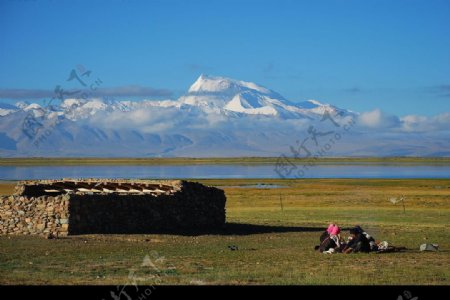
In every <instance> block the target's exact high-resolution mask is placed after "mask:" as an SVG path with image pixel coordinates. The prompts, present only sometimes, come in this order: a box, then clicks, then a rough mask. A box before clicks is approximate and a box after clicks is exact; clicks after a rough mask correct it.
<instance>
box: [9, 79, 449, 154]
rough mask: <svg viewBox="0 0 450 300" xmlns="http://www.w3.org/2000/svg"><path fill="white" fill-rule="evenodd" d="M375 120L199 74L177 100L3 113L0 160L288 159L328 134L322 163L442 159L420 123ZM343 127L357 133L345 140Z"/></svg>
mask: <svg viewBox="0 0 450 300" xmlns="http://www.w3.org/2000/svg"><path fill="white" fill-rule="evenodd" d="M55 102H56V101H55ZM327 118H328V120H326V119H327ZM383 118H384V115H383V114H381V113H377V112H371V113H357V112H353V111H351V110H347V109H343V108H339V107H336V106H333V105H331V104H325V103H321V102H319V101H317V100H307V101H303V102H299V103H296V102H291V101H289V100H287V99H285V98H284V97H283V96H281V95H280V94H279V93H277V92H275V91H272V90H270V89H268V88H266V87H263V86H260V85H257V84H255V83H252V82H246V81H240V80H235V79H231V78H226V77H218V76H208V75H203V74H202V75H200V76H199V77H198V79H197V80H196V81H195V82H194V83H193V84H192V85H191V87H190V88H189V90H188V91H187V92H186V94H184V95H183V96H181V97H180V98H178V99H176V100H170V99H168V100H158V101H156V100H141V101H129V100H121V101H112V100H106V99H102V98H92V99H71V98H68V99H64V101H62V102H61V103H53V105H51V106H48V107H42V106H41V105H39V104H37V103H26V102H19V103H17V104H16V105H10V104H1V105H0V155H1V156H111V157H117V156H142V157H153V156H190V157H204V156H277V155H282V154H284V153H285V154H286V155H290V156H292V155H296V154H295V151H294V152H293V151H292V148H293V147H294V148H299V143H300V142H301V141H303V140H304V137H306V136H308V135H311V134H314V135H315V137H314V138H315V141H317V138H318V137H320V138H321V139H322V140H323V139H324V138H325V136H326V135H327V134H328V136H327V138H328V137H329V136H331V135H330V134H331V132H334V134H336V133H338V134H340V135H345V139H342V140H341V141H340V142H339V143H335V144H334V145H333V147H331V149H329V150H327V153H326V155H329V156H335V155H340V156H352V155H353V156H355V155H358V156H360V155H374V156H386V155H415V156H430V155H435V154H436V153H439V154H440V155H441V156H446V155H450V151H449V150H448V149H450V147H449V146H450V145H449V141H448V139H445V136H441V135H436V134H434V136H433V134H432V135H430V136H426V138H425V139H424V133H423V132H419V131H418V132H414V131H413V130H411V128H413V129H415V128H418V126H419V125H420V124H421V123H420V124H419V123H418V121H417V120H420V121H421V120H422V119H417V118H413V117H411V116H409V117H405V118H404V119H400V118H398V117H392V118H391V117H390V118H386V120H388V121H389V122H390V123H389V124H391V125H390V127H387V126H386V128H384V127H383V126H385V125H386V124H387V123H388V122H386V121H385V120H384V119H383ZM443 118H444V119H443ZM442 119H443V120H444V121H442ZM447 119H450V118H449V117H448V115H446V114H444V115H442V116H440V117H439V118H438V119H436V120H437V121H436V120H434V119H433V120H432V121H433V122H434V123H436V124H438V126H440V127H437V128H438V129H439V130H440V131H444V132H445V126H446V124H447V123H446V122H448V120H447ZM392 120H393V121H392ZM349 121H352V122H354V123H356V124H357V125H355V126H353V127H352V130H351V131H348V132H345V131H343V128H344V125H345V124H346V123H348V122H349ZM430 122H431V121H430ZM438 122H441V123H438ZM442 122H444V123H442ZM434 123H433V126H435V127H436V126H437V125H434ZM392 124H393V125H392ZM418 124H419V125H418ZM449 124H450V122H449ZM392 126H397V127H398V128H393V127H392ZM414 126H415V127H414ZM442 128H443V129H442ZM449 128H450V127H449ZM339 130H340V131H341V132H340V133H339ZM408 130H409V131H408ZM416 131H417V130H416ZM395 134H397V137H394V135H395ZM406 135H407V138H408V139H407V138H406ZM447 137H448V136H447ZM310 141H311V140H310ZM363 141H364V142H363ZM425 141H428V145H427V144H426V143H425ZM430 142H431V144H429V143H430ZM312 146H318V143H314V144H313V145H312Z"/></svg>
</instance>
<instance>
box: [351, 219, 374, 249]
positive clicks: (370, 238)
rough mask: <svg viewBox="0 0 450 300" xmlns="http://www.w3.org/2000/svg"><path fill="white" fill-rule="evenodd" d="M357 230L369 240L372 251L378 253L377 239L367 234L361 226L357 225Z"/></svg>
mask: <svg viewBox="0 0 450 300" xmlns="http://www.w3.org/2000/svg"><path fill="white" fill-rule="evenodd" d="M355 229H356V230H357V231H358V232H360V233H362V234H363V235H364V236H365V237H366V238H367V240H368V241H369V245H370V251H378V245H377V242H376V241H375V239H374V238H373V237H372V236H371V235H370V234H368V233H367V232H366V231H365V230H364V229H362V228H361V226H359V225H356V226H355Z"/></svg>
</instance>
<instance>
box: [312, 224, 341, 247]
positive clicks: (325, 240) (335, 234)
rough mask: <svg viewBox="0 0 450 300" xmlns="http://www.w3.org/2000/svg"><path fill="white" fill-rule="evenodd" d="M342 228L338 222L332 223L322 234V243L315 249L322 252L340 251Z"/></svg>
mask: <svg viewBox="0 0 450 300" xmlns="http://www.w3.org/2000/svg"><path fill="white" fill-rule="evenodd" d="M340 232H341V229H340V228H339V226H337V225H336V224H330V225H329V226H328V228H327V230H326V231H325V232H323V233H322V235H321V236H320V245H319V246H316V247H315V249H316V250H319V251H320V252H322V253H323V252H326V253H333V252H335V251H339V250H340V247H341V244H340Z"/></svg>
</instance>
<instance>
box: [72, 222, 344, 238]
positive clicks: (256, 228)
mask: <svg viewBox="0 0 450 300" xmlns="http://www.w3.org/2000/svg"><path fill="white" fill-rule="evenodd" d="M325 229H326V228H324V227H304V226H275V225H258V224H245V223H225V224H224V225H223V226H222V227H221V228H195V229H155V230H139V231H120V232H119V231H108V232H101V231H98V232H93V231H91V232H80V233H77V234H75V235H78V234H168V235H183V236H198V235H252V234H264V233H288V232H323V231H325ZM342 230H347V229H346V228H343V229H342Z"/></svg>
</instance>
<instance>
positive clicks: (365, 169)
mask: <svg viewBox="0 0 450 300" xmlns="http://www.w3.org/2000/svg"><path fill="white" fill-rule="evenodd" d="M298 167H299V168H301V166H300V165H299V166H298ZM297 170H299V169H297ZM301 174H302V175H301V176H299V175H297V173H294V172H292V173H291V174H290V176H287V178H450V165H374V164H370V165H354V164H346V165H314V166H312V167H309V169H308V170H304V173H301ZM63 177H72V178H135V179H143V178H145V179H148V178H154V179H164V178H198V179H201V178H202V179H207V178H280V177H279V175H278V174H277V173H276V172H275V166H274V165H271V164H266V165H183V166H173V165H172V166H26V167H18V166H13V167H9V166H1V167H0V180H22V179H58V178H63Z"/></svg>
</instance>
